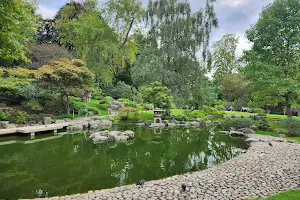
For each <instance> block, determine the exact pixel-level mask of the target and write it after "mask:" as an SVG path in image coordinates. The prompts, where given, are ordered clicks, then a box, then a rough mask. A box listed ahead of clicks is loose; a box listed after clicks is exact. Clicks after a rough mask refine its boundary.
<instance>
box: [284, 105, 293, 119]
mask: <svg viewBox="0 0 300 200" xmlns="http://www.w3.org/2000/svg"><path fill="white" fill-rule="evenodd" d="M285 107H286V115H287V117H292V116H293V113H292V106H291V105H290V104H287V105H286V106H285Z"/></svg>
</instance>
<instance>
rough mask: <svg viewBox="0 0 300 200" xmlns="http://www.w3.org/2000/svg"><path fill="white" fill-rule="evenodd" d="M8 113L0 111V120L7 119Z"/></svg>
mask: <svg viewBox="0 0 300 200" xmlns="http://www.w3.org/2000/svg"><path fill="white" fill-rule="evenodd" d="M10 116H11V114H10V113H6V112H0V121H9V120H8V119H9V117H10Z"/></svg>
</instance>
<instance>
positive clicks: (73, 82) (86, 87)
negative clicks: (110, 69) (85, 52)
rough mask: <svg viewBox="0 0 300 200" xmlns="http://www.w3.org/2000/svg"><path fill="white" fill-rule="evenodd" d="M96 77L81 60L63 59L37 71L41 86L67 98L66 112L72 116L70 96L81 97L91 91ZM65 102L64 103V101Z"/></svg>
mask: <svg viewBox="0 0 300 200" xmlns="http://www.w3.org/2000/svg"><path fill="white" fill-rule="evenodd" d="M93 78H94V75H93V74H92V73H91V72H90V71H89V70H88V69H87V68H86V67H85V63H84V62H83V61H81V60H69V59H62V60H58V61H53V62H52V63H51V64H49V65H44V66H42V67H40V68H39V69H38V70H37V79H38V82H39V84H40V85H41V86H42V87H45V88H46V89H49V90H51V91H54V92H58V93H60V95H61V98H62V100H63V98H64V97H65V98H66V102H67V104H66V110H67V113H68V114H70V98H69V97H70V96H71V95H73V96H78V97H81V96H83V95H84V93H85V92H86V91H91V90H92V87H93V85H94V80H93ZM62 102H63V101H62Z"/></svg>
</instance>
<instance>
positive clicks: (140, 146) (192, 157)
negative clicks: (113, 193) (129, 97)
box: [0, 127, 246, 199]
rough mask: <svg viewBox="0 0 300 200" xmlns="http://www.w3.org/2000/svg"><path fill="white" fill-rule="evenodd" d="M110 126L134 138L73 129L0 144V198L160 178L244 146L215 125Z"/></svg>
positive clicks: (211, 161) (206, 164)
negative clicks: (105, 137) (101, 137)
mask: <svg viewBox="0 0 300 200" xmlns="http://www.w3.org/2000/svg"><path fill="white" fill-rule="evenodd" d="M113 129H115V130H121V131H125V130H133V131H135V132H136V135H135V139H134V140H131V141H129V142H126V143H125V142H120V143H113V142H105V143H96V144H94V143H93V141H92V140H90V139H89V137H88V134H82V133H78V134H69V135H64V136H63V137H57V138H53V139H52V140H47V141H46V140H45V141H44V140H42V139H39V142H35V143H30V144H28V143H27V144H26V143H25V142H24V143H22V144H20V143H15V144H9V145H3V146H0V152H1V155H0V184H1V188H0V194H1V198H9V199H11V198H33V197H43V196H55V195H64V194H72V193H80V192H87V191H88V190H95V189H102V188H111V187H115V186H119V185H124V184H132V183H135V182H136V181H137V180H140V179H145V180H153V179H159V178H163V177H167V176H172V175H175V174H182V173H185V172H188V171H194V170H201V169H205V168H208V167H211V166H213V165H215V164H216V163H219V162H223V161H225V160H228V159H230V158H232V157H233V156H236V155H237V154H239V153H240V152H241V151H243V149H245V148H246V144H245V142H244V141H243V140H242V139H235V138H231V137H229V136H227V135H222V134H216V133H215V132H214V130H197V129H192V128H189V129H186V128H181V129H162V128H159V129H150V128H137V127H114V128H113ZM156 131H159V132H160V131H161V133H160V134H157V132H156ZM55 137H56V136H55ZM36 188H38V189H36Z"/></svg>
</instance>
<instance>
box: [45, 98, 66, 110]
mask: <svg viewBox="0 0 300 200" xmlns="http://www.w3.org/2000/svg"><path fill="white" fill-rule="evenodd" d="M63 103H64V102H62V101H61V99H59V98H53V99H51V100H47V101H45V104H44V112H45V113H54V112H55V113H56V112H58V113H64V112H65V111H66V108H65V106H64V104H63Z"/></svg>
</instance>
